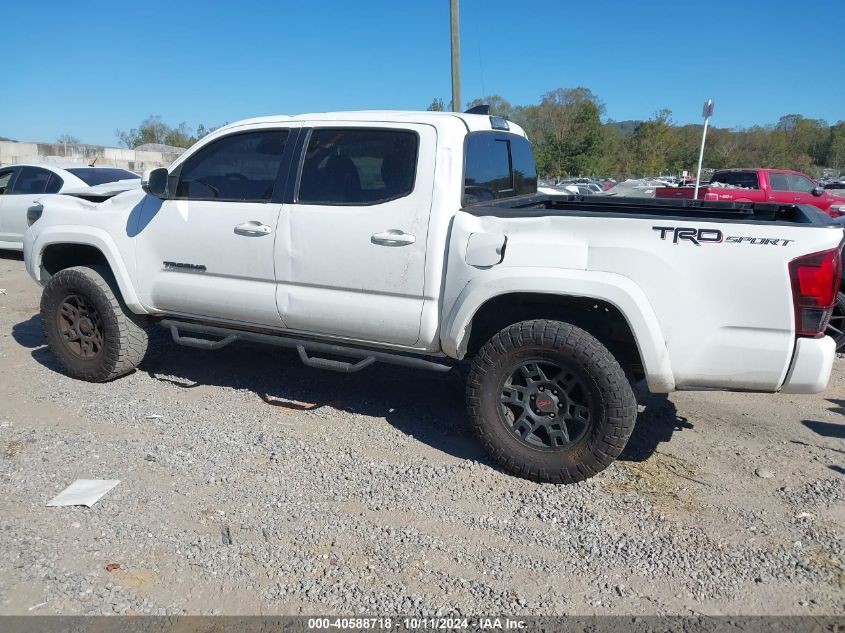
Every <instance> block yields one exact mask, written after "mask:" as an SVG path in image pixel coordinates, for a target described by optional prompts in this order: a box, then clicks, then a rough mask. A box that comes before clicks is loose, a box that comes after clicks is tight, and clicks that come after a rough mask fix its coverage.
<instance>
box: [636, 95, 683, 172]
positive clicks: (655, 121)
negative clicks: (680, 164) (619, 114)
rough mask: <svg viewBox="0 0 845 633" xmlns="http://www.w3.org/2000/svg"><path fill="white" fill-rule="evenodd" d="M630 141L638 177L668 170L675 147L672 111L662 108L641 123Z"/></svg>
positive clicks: (675, 139)
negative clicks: (632, 146) (632, 145)
mask: <svg viewBox="0 0 845 633" xmlns="http://www.w3.org/2000/svg"><path fill="white" fill-rule="evenodd" d="M632 141H633V144H634V156H635V158H636V163H635V166H636V169H637V172H638V173H639V174H640V175H643V176H656V175H659V174H661V173H664V172H666V171H668V170H670V168H671V166H670V164H669V157H670V156H671V155H672V154H673V153H674V152H675V149H676V145H677V137H676V136H675V132H674V130H673V128H672V111H671V110H667V109H665V108H663V109H661V110H658V111H657V112H655V113H654V116H652V118H651V119H649V120H648V121H643V122H642V123H641V124H640V125H639V127H637V129H636V130H635V131H634V135H633V139H632Z"/></svg>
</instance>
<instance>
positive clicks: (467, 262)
mask: <svg viewBox="0 0 845 633" xmlns="http://www.w3.org/2000/svg"><path fill="white" fill-rule="evenodd" d="M497 236H498V237H497ZM842 236H843V232H842V227H841V225H837V224H836V223H835V222H833V221H831V218H829V217H828V216H827V215H825V214H824V213H822V212H821V211H819V210H818V209H816V208H815V207H810V206H796V205H778V204H771V203H723V202H715V201H712V202H711V201H703V200H684V201H676V200H653V199H642V198H627V199H626V198H603V197H601V196H595V197H579V196H548V195H537V196H525V197H522V198H514V199H510V200H502V201H494V202H491V203H482V204H479V205H473V206H469V207H466V208H464V209H462V211H461V212H460V213H458V214H457V216H456V217H455V219H454V222H453V226H452V233H451V241H450V246H449V263H448V266H449V267H448V275H447V279H448V282H449V283H448V289H447V292H446V296H445V297H444V302H445V311H446V314H450V312H451V311H452V306H453V305H461V304H462V303H465V302H467V300H468V299H467V298H468V297H470V296H471V295H472V294H473V293H474V292H479V293H480V292H481V289H482V288H483V289H484V291H485V292H486V293H487V294H490V293H493V292H496V293H506V291H507V288H508V287H509V286H510V285H514V286H516V285H517V284H516V281H514V282H513V283H511V280H516V279H519V280H520V282H519V284H520V286H519V287H520V290H521V291H523V292H531V286H532V283H533V285H534V286H536V288H537V289H538V290H537V292H539V293H543V292H549V290H548V289H554V292H556V293H557V294H559V295H567V294H570V295H572V296H576V297H582V298H586V299H592V298H595V299H596V300H597V305H599V304H600V305H605V306H607V307H608V308H615V309H618V310H619V311H620V312H621V313H622V314H624V315H625V317H626V319H627V320H628V323H629V326H630V328H631V331H632V332H637V333H638V334H637V337H638V340H637V345H638V347H639V349H640V353H641V356H642V358H643V364H644V366H645V374H646V377H647V379H648V381H649V386H650V388H651V389H652V391H671V390H673V389H695V388H722V389H731V390H753V391H777V390H778V389H780V388H781V386H782V385H783V384H784V381H785V380H786V378H787V375H788V372H789V370H790V367H791V361H792V358H793V355H794V353H795V349H796V340H797V339H796V335H795V320H794V311H793V297H792V282H791V279H790V273H789V262H790V261H792V260H793V259H796V258H798V257H802V256H805V255H808V254H811V253H818V252H822V251H827V250H831V249H834V248H836V247H837V246H838V245H840V244H841V242H842ZM499 237H500V238H501V240H500V241H499V242H498V243H500V244H501V246H500V247H499V250H498V251H497V252H501V254H502V256H501V261H500V262H498V263H494V264H493V265H490V266H483V265H472V262H474V261H479V260H478V258H477V257H476V253H477V252H478V250H479V249H483V248H484V245H485V244H486V243H490V242H492V243H497V242H496V240H497V239H498V238H499ZM494 261H495V259H494ZM526 276H528V278H529V279H530V280H531V281H532V283H528V282H526V281H525V279H526ZM476 288H477V289H478V290H477V291H476V290H475V289H476ZM649 324H651V325H649ZM643 332H645V333H647V336H649V337H650V339H649V340H648V341H646V340H645V338H640V337H641V336H643V335H641V334H640V333H643ZM456 338H458V339H459V340H460V336H457V337H456ZM459 350H460V347H459Z"/></svg>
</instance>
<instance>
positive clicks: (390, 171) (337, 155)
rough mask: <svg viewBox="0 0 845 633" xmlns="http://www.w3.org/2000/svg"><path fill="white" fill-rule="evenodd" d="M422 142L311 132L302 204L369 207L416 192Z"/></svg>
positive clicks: (404, 135) (360, 132)
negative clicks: (419, 151) (419, 152)
mask: <svg viewBox="0 0 845 633" xmlns="http://www.w3.org/2000/svg"><path fill="white" fill-rule="evenodd" d="M418 150H419V137H418V136H417V134H416V132H412V131H410V130H378V129H337V128H317V129H315V130H313V131H312V132H311V136H310V138H309V140H308V148H307V150H306V152H305V160H304V162H303V164H302V175H301V177H300V181H299V193H298V195H297V201H298V202H299V203H301V204H327V205H370V204H381V203H383V202H388V201H390V200H396V199H397V198H403V197H405V196H407V195H409V194H410V193H411V192H412V191H413V190H414V181H415V179H416V172H417V154H418Z"/></svg>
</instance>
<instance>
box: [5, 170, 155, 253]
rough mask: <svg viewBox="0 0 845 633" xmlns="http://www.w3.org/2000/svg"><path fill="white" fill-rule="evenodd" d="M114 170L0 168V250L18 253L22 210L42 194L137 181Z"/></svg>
mask: <svg viewBox="0 0 845 633" xmlns="http://www.w3.org/2000/svg"><path fill="white" fill-rule="evenodd" d="M139 178H140V177H139V176H138V175H137V174H133V173H132V172H131V171H127V170H126V169H120V168H117V167H89V166H86V165H79V166H68V167H57V166H55V165H27V164H20V165H6V166H5V167H0V249H10V250H17V251H19V250H22V249H23V234H24V232H25V231H26V227H27V221H26V210H27V209H28V208H29V207H30V206H31V205H32V203H33V202H34V201H35V199H36V198H38V197H39V196H41V195H44V194H45V193H64V192H67V191H82V190H85V189H88V188H90V187H95V186H97V185H102V184H104V183H111V182H118V181H126V180H138V181H139V182H140V180H139Z"/></svg>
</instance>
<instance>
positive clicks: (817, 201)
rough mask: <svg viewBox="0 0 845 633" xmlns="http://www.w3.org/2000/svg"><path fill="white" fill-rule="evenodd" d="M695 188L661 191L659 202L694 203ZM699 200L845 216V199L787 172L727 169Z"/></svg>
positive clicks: (703, 189)
mask: <svg viewBox="0 0 845 633" xmlns="http://www.w3.org/2000/svg"><path fill="white" fill-rule="evenodd" d="M694 192H695V188H694V187H659V188H657V189H655V190H654V194H655V197H657V198H673V199H678V198H681V199H690V200H691V199H692V198H693V196H694ZM698 199H699V200H720V201H724V202H778V203H788V204H811V205H813V206H814V207H818V208H819V209H821V210H822V211H824V212H825V213H827V214H828V215H830V216H832V217H834V218H836V217H839V216H842V215H845V197H842V196H834V195H833V194H830V193H827V192H825V190H824V189H823V188H822V187H819V186H817V185H816V183H815V182H813V180H811V179H810V177H809V176H805V175H804V174H802V173H801V172H798V171H789V170H787V169H725V170H722V171H717V172H716V173H715V174H713V177H712V178H711V179H710V184H709V185H706V186H703V187H699V189H698Z"/></svg>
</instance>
